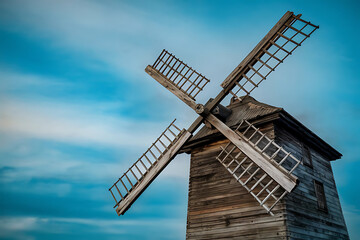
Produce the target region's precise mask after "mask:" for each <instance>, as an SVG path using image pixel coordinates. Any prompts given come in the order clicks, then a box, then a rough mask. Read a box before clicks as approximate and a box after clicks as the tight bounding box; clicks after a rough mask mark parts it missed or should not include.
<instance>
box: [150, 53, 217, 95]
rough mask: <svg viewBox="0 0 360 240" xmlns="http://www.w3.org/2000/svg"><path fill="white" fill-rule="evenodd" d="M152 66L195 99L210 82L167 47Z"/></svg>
mask: <svg viewBox="0 0 360 240" xmlns="http://www.w3.org/2000/svg"><path fill="white" fill-rule="evenodd" d="M152 67H153V68H154V69H155V70H157V71H158V73H160V74H161V75H162V76H163V77H165V78H166V79H167V80H168V81H170V82H171V83H172V84H174V85H175V86H176V87H177V88H178V89H179V90H181V91H182V92H183V93H185V94H186V95H188V96H189V97H190V98H191V99H193V100H195V97H196V96H197V95H198V94H199V93H200V92H201V91H202V90H203V89H204V87H205V86H206V84H208V83H209V82H210V80H209V79H207V78H206V77H205V76H203V75H202V74H201V73H199V72H197V71H196V70H194V69H192V68H191V67H189V66H188V65H187V64H186V63H184V62H183V61H181V60H180V59H178V58H177V57H175V55H173V54H171V53H169V52H168V51H166V50H165V49H164V50H163V51H162V52H161V54H160V55H159V57H158V58H157V59H156V61H155V62H154V64H153V65H152Z"/></svg>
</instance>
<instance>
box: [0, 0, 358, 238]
mask: <svg viewBox="0 0 360 240" xmlns="http://www.w3.org/2000/svg"><path fill="white" fill-rule="evenodd" d="M287 10H291V11H294V12H295V13H302V14H303V18H304V19H306V20H310V21H312V22H313V23H315V24H318V25H320V29H319V30H318V31H316V32H315V33H314V34H313V35H312V37H311V38H310V39H308V40H306V41H305V42H304V44H303V46H302V47H301V48H299V49H298V50H296V51H295V53H294V55H293V56H290V57H289V58H288V59H287V60H286V63H285V64H283V65H280V66H279V68H278V69H277V71H275V72H274V73H273V74H272V75H271V77H269V81H265V82H264V83H263V84H262V86H261V87H260V88H259V89H257V90H256V91H254V92H253V94H252V95H253V96H254V97H255V98H256V99H258V100H260V101H263V102H266V103H268V104H271V105H275V106H279V107H283V108H285V110H287V111H288V112H289V113H290V114H292V115H293V116H294V117H296V118H297V119H298V120H300V121H301V122H302V123H304V124H305V125H306V126H307V127H309V128H310V129H311V130H313V131H314V132H315V133H317V134H318V135H319V136H320V137H322V138H323V139H324V140H325V141H327V142H328V143H330V144H331V145H332V146H334V147H335V148H336V149H338V150H339V151H340V152H341V153H342V154H343V155H344V156H343V158H342V159H341V160H339V161H336V162H333V163H332V166H333V171H334V175H335V180H336V183H337V187H338V191H339V194H340V199H341V203H342V207H343V211H344V215H345V219H346V223H347V226H348V229H349V232H350V235H351V237H352V239H360V230H359V226H360V202H359V201H358V200H357V199H359V198H360V191H359V185H360V181H359V180H358V176H357V175H358V172H359V171H360V161H359V155H360V151H359V146H360V140H359V135H360V130H359V127H358V124H359V120H358V119H359V118H360V97H359V96H360V94H359V90H360V81H359V67H358V64H359V60H358V59H359V58H360V55H359V44H358V42H359V41H360V37H359V36H360V34H359V31H358V25H359V23H360V21H359V18H360V17H359V14H358V13H359V11H360V4H359V3H358V2H356V1H147V2H145V1H83V0H75V1H16V0H15V1H11V0H2V1H1V2H0V209H1V210H0V237H1V238H2V239H99V238H101V239H119V238H121V239H184V237H185V227H186V208H187V188H188V170H189V156H187V155H180V156H178V157H177V158H176V159H175V160H174V161H173V162H172V163H171V164H170V165H169V166H168V167H167V168H166V169H165V171H164V172H163V173H162V174H161V175H160V176H159V177H158V179H156V181H154V182H153V184H152V185H151V186H150V187H149V188H148V189H147V191H145V192H144V194H143V195H142V196H141V197H140V198H139V199H138V200H137V202H136V203H135V204H134V205H133V206H132V208H131V209H130V210H129V211H128V212H127V213H126V215H124V216H122V217H118V216H117V215H116V213H115V211H114V210H113V209H112V206H113V199H112V198H111V196H110V194H109V193H108V191H107V189H108V188H109V186H110V185H111V184H112V183H113V181H114V180H115V179H116V178H117V177H119V176H120V175H121V174H122V173H123V171H124V170H125V169H127V168H128V167H129V166H130V165H131V164H132V162H133V161H135V160H136V159H137V158H138V157H139V155H140V154H141V153H142V152H143V151H144V150H146V148H147V147H148V146H149V145H150V143H151V142H152V141H153V140H154V139H155V138H156V137H157V136H158V135H159V134H160V133H161V131H162V130H163V128H165V127H166V126H167V124H168V123H169V122H171V121H172V120H173V119H174V118H178V125H179V126H181V127H184V128H187V127H188V125H189V124H190V123H191V121H192V120H193V119H194V117H195V114H194V113H193V112H192V110H191V109H189V108H188V107H187V106H185V105H184V104H183V103H181V102H180V101H179V100H178V99H177V98H176V97H174V96H173V95H172V94H171V93H168V92H167V91H165V89H163V88H162V86H160V85H159V84H158V83H156V82H155V81H154V80H152V79H151V78H150V77H149V76H148V75H147V74H146V73H145V72H144V68H145V67H146V66H147V65H148V64H152V63H153V61H154V60H155V58H156V57H157V55H158V54H159V53H160V51H161V50H162V49H163V48H166V49H168V50H169V51H171V52H173V53H175V54H176V55H177V56H178V57H179V58H180V59H182V60H184V61H185V62H187V63H188V64H189V65H190V66H192V67H194V68H195V69H197V70H198V71H200V72H201V73H203V74H205V75H206V76H207V77H208V78H209V79H211V83H210V84H209V85H208V86H207V87H206V88H205V91H204V92H203V93H201V94H200V95H199V97H198V99H197V100H198V102H200V103H204V102H205V101H206V100H207V99H208V98H209V97H213V96H214V95H215V94H216V93H217V92H218V91H220V90H221V88H220V86H219V85H220V83H221V82H222V81H223V80H224V79H225V77H226V76H227V75H228V74H229V73H230V72H231V71H232V70H233V68H234V67H235V66H236V65H237V64H238V63H239V62H240V61H241V60H242V59H243V57H245V56H246V55H247V54H248V52H249V51H250V50H251V49H252V48H253V47H254V46H255V45H256V44H257V42H258V41H260V40H261V38H262V37H263V36H264V35H265V34H266V33H267V32H268V30H269V29H270V28H271V27H272V26H273V25H274V24H275V23H276V22H277V20H278V19H279V18H280V17H281V16H282V15H283V14H284V13H285V12H286V11H287Z"/></svg>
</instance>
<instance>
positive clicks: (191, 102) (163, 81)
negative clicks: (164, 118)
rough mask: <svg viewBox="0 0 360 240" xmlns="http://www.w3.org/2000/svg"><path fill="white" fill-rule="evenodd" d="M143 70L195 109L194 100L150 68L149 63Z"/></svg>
mask: <svg viewBox="0 0 360 240" xmlns="http://www.w3.org/2000/svg"><path fill="white" fill-rule="evenodd" d="M145 71H146V72H147V73H148V74H149V75H150V76H151V77H153V78H154V79H155V80H156V81H158V82H159V83H160V84H161V85H163V86H164V87H165V88H166V89H168V90H169V91H170V92H172V93H173V94H175V95H176V96H177V97H178V98H180V100H181V101H183V102H184V103H186V104H187V105H188V106H189V107H191V108H192V109H194V110H195V109H196V103H195V101H194V100H193V99H192V98H190V97H189V96H188V95H187V94H185V93H184V92H182V91H181V90H179V88H177V87H176V86H175V85H174V84H173V83H172V82H170V81H168V80H167V79H166V78H164V77H163V76H162V75H160V74H159V73H158V72H157V71H156V70H155V69H154V68H152V67H151V66H150V65H149V66H147V67H146V69H145Z"/></svg>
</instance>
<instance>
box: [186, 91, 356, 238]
mask: <svg viewBox="0 0 360 240" xmlns="http://www.w3.org/2000/svg"><path fill="white" fill-rule="evenodd" d="M228 108H229V109H231V110H232V113H231V115H230V116H229V117H227V119H226V121H225V123H226V124H227V125H228V126H229V127H235V126H237V125H238V124H239V123H240V122H241V121H242V120H243V119H247V120H249V121H251V122H252V123H253V124H254V125H255V126H257V127H258V128H260V130H261V131H263V132H264V133H266V134H267V136H268V137H270V138H271V139H275V141H276V142H277V143H278V144H279V145H281V146H283V147H284V148H285V149H286V150H288V151H290V152H291V153H292V154H294V156H296V157H297V158H298V159H301V160H302V164H300V165H299V167H298V168H297V169H296V170H295V171H294V175H296V176H297V177H298V179H299V185H298V186H297V187H296V188H295V190H294V191H293V192H291V193H290V194H288V195H287V196H286V197H285V198H284V199H282V200H281V202H280V203H279V204H278V205H277V206H276V207H275V208H274V209H273V212H274V216H271V215H270V214H268V213H267V212H266V211H265V210H264V208H263V207H261V206H260V205H259V203H258V202H257V201H255V200H254V198H253V197H252V196H251V195H250V194H248V192H247V191H246V189H245V188H243V187H242V186H241V185H240V184H239V183H238V182H237V181H236V180H235V179H234V178H233V177H232V176H231V175H230V174H229V173H228V172H227V170H226V169H225V168H224V167H223V166H221V164H220V163H219V161H218V160H216V156H217V155H218V154H219V152H220V146H222V145H224V144H226V143H227V140H226V139H225V138H224V136H223V135H221V134H220V133H219V132H218V131H217V130H216V129H211V128H208V127H203V128H202V129H201V130H200V131H199V132H198V133H197V134H196V135H195V136H194V137H193V138H192V139H191V140H190V141H189V142H188V143H187V145H186V146H185V147H184V148H183V149H184V150H183V151H184V152H187V153H190V154H191V164H190V182H189V202H188V216H187V232H186V239H188V240H190V239H197V240H200V239H244V240H246V239H319V240H320V239H349V236H348V232H347V228H346V225H345V221H344V217H343V213H342V209H341V205H340V201H339V196H338V192H337V190H336V185H335V181H334V176H333V172H332V168H331V161H334V160H336V159H339V158H341V156H342V155H341V154H340V153H339V152H338V151H336V150H335V149H334V148H332V147H331V146H330V145H329V144H327V143H326V142H325V141H323V140H322V139H321V138H319V137H318V136H317V135H315V134H314V133H313V132H312V131H310V130H309V129H308V128H306V127H305V126H304V125H303V124H301V123H300V122H299V121H298V120H296V119H295V118H294V117H292V116H291V115H290V114H289V113H287V112H286V111H285V110H284V109H282V108H277V107H273V106H270V105H267V104H264V103H260V102H258V101H256V100H255V99H254V98H252V97H249V96H248V97H245V98H244V99H243V101H242V102H239V101H233V102H232V103H231V104H230V105H229V106H228Z"/></svg>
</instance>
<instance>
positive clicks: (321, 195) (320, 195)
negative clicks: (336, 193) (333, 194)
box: [314, 180, 328, 213]
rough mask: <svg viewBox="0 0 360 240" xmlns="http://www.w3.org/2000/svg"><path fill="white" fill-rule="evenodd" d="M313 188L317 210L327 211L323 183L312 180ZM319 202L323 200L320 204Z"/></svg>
mask: <svg viewBox="0 0 360 240" xmlns="http://www.w3.org/2000/svg"><path fill="white" fill-rule="evenodd" d="M314 189H315V196H316V200H317V206H318V210H320V211H322V212H325V213H328V207H327V202H326V195H325V188H324V184H323V183H322V182H320V181H317V180H314ZM319 189H320V192H319ZM321 191H322V193H321ZM321 202H323V204H321ZM322 206H323V207H322Z"/></svg>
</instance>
